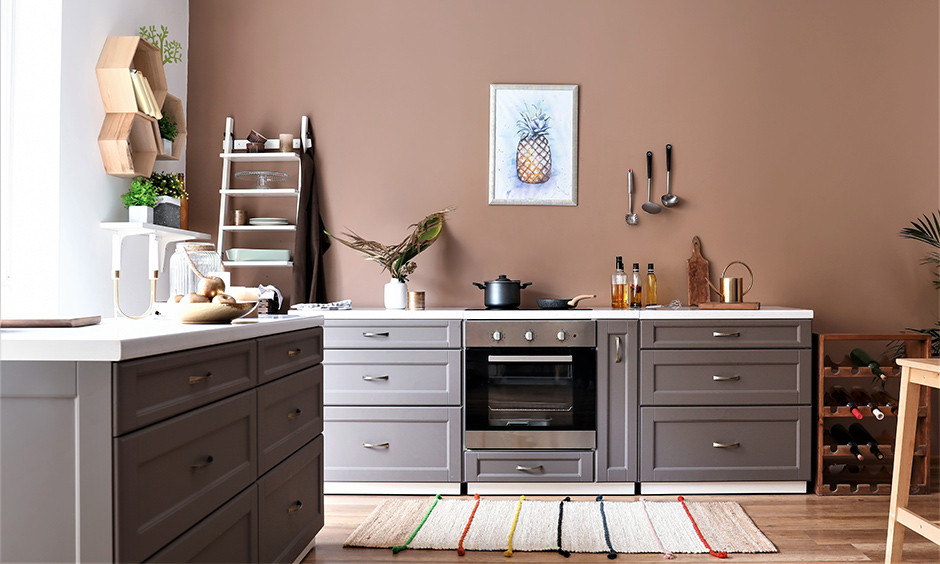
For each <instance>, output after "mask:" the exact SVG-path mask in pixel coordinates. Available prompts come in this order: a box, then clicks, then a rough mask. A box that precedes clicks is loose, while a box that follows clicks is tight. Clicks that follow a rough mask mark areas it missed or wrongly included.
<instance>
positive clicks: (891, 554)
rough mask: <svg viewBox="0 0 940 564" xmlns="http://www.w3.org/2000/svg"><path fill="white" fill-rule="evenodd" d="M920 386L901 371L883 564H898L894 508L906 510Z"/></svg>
mask: <svg viewBox="0 0 940 564" xmlns="http://www.w3.org/2000/svg"><path fill="white" fill-rule="evenodd" d="M919 397H920V386H919V385H917V384H911V369H910V368H909V367H907V366H905V367H903V368H902V369H901V393H900V398H899V401H898V422H897V425H898V428H897V435H896V437H895V440H894V469H893V472H892V477H891V503H890V506H889V508H888V540H887V546H886V547H885V564H891V563H894V562H901V548H902V545H903V543H904V529H905V527H904V525H902V524H900V523H898V521H897V517H898V508H899V507H905V508H906V507H907V503H908V499H909V498H910V490H911V463H912V461H913V459H914V433H915V425H916V423H917V403H918V398H919Z"/></svg>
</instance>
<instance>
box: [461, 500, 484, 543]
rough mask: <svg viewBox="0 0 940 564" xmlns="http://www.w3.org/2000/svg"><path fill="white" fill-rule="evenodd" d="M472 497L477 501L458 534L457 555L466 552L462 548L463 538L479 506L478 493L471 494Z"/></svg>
mask: <svg viewBox="0 0 940 564" xmlns="http://www.w3.org/2000/svg"><path fill="white" fill-rule="evenodd" d="M473 499H475V500H477V502H476V504H474V506H473V511H471V512H470V518H469V519H467V526H466V527H464V528H463V534H462V535H460V542H458V543H457V556H463V555H464V554H466V553H467V551H466V550H464V548H463V539H464V537H466V536H467V531H469V530H470V523H473V516H474V515H476V512H477V507H480V494H478V493H475V494H473Z"/></svg>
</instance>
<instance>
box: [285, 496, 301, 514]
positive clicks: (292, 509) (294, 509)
mask: <svg viewBox="0 0 940 564" xmlns="http://www.w3.org/2000/svg"><path fill="white" fill-rule="evenodd" d="M303 506H304V504H303V502H302V501H300V500H299V499H298V500H297V501H295V502H294V505H292V506H291V507H290V508H288V509H287V514H288V515H293V514H294V513H297V512H298V511H300V508H301V507H303Z"/></svg>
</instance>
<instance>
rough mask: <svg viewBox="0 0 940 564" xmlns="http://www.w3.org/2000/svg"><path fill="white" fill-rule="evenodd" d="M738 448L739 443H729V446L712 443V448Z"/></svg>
mask: <svg viewBox="0 0 940 564" xmlns="http://www.w3.org/2000/svg"><path fill="white" fill-rule="evenodd" d="M739 446H741V443H731V444H724V443H712V448H737V447H739Z"/></svg>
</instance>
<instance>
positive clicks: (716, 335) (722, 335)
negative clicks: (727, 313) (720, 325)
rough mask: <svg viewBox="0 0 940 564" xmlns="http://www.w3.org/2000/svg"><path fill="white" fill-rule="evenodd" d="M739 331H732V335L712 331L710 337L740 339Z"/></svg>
mask: <svg viewBox="0 0 940 564" xmlns="http://www.w3.org/2000/svg"><path fill="white" fill-rule="evenodd" d="M740 336H741V332H740V331H734V332H732V333H722V332H721V331H712V337H740Z"/></svg>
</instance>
